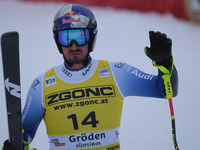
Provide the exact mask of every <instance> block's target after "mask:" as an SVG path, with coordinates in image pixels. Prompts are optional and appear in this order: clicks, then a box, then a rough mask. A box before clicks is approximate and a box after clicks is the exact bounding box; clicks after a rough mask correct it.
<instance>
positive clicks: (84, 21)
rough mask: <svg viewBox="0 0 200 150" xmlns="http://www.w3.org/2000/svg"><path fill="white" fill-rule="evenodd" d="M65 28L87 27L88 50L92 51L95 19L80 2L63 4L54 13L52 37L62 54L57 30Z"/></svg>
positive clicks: (95, 34)
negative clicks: (88, 37)
mask: <svg viewBox="0 0 200 150" xmlns="http://www.w3.org/2000/svg"><path fill="white" fill-rule="evenodd" d="M67 29H88V30H89V36H90V40H89V41H88V52H89V53H90V52H91V51H93V49H94V46H95V42H96V37H97V21H96V19H95V16H94V15H93V13H92V11H91V10H90V9H89V8H87V7H85V6H83V5H80V4H69V5H65V6H63V7H62V8H61V9H60V10H59V11H58V12H57V13H56V15H55V18H54V24H53V34H54V39H55V42H56V44H57V47H58V50H59V51H60V53H61V54H62V45H61V44H60V42H59V40H58V32H59V31H61V30H67Z"/></svg>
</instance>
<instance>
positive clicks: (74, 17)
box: [62, 11, 81, 24]
mask: <svg viewBox="0 0 200 150" xmlns="http://www.w3.org/2000/svg"><path fill="white" fill-rule="evenodd" d="M73 22H81V16H80V14H79V13H76V12H74V11H70V12H68V13H66V14H65V15H64V16H63V17H62V24H66V23H73Z"/></svg>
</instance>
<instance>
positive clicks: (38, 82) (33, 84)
mask: <svg viewBox="0 0 200 150" xmlns="http://www.w3.org/2000/svg"><path fill="white" fill-rule="evenodd" d="M38 84H40V81H39V80H38V79H35V80H34V81H33V83H32V85H31V86H32V88H33V89H34V90H35V87H36V86H37V85H38Z"/></svg>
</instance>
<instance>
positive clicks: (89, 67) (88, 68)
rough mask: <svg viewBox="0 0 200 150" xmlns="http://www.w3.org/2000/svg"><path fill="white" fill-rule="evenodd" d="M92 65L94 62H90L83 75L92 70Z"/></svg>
mask: <svg viewBox="0 0 200 150" xmlns="http://www.w3.org/2000/svg"><path fill="white" fill-rule="evenodd" d="M91 67H92V63H90V64H89V65H88V67H87V69H85V71H84V72H82V74H83V75H86V74H87V73H88V71H90V69H91Z"/></svg>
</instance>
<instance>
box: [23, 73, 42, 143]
mask: <svg viewBox="0 0 200 150" xmlns="http://www.w3.org/2000/svg"><path fill="white" fill-rule="evenodd" d="M42 80H43V75H41V76H39V77H38V78H36V79H35V80H34V81H33V83H32V85H31V87H30V88H29V91H28V95H27V99H26V104H25V107H24V109H23V112H22V124H23V131H24V132H23V140H24V141H26V142H28V143H30V142H31V141H32V140H33V138H34V136H35V133H36V130H37V128H38V126H39V124H40V122H41V120H42V119H43V116H44V113H45V110H44V107H43V104H42Z"/></svg>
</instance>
